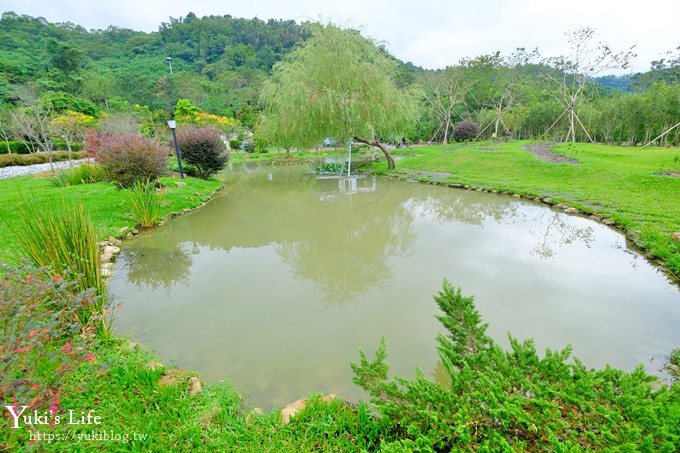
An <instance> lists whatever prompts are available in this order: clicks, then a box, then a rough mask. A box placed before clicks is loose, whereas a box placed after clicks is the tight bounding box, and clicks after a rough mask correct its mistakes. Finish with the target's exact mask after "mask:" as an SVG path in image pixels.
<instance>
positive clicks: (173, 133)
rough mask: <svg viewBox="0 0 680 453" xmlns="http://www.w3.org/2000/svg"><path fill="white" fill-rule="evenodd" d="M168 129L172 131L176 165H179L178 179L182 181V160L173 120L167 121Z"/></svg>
mask: <svg viewBox="0 0 680 453" xmlns="http://www.w3.org/2000/svg"><path fill="white" fill-rule="evenodd" d="M168 127H170V129H171V130H172V139H173V140H174V141H175V156H177V163H178V164H179V177H180V179H184V171H182V158H181V157H180V155H179V146H178V145H177V134H176V133H175V129H176V128H177V122H176V121H175V120H168Z"/></svg>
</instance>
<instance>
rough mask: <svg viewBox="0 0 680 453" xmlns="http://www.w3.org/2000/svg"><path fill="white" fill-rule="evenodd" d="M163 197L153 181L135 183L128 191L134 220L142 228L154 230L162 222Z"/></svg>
mask: <svg viewBox="0 0 680 453" xmlns="http://www.w3.org/2000/svg"><path fill="white" fill-rule="evenodd" d="M161 198H162V197H161V195H160V194H159V193H157V191H156V185H155V183H153V182H152V181H151V180H149V179H147V180H145V181H135V182H134V184H133V185H132V187H130V189H128V199H129V200H130V203H131V205H132V218H133V220H134V221H135V224H136V225H137V226H139V227H141V228H152V227H154V226H156V225H158V222H160V220H161Z"/></svg>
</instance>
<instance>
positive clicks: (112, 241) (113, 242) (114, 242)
mask: <svg viewBox="0 0 680 453" xmlns="http://www.w3.org/2000/svg"><path fill="white" fill-rule="evenodd" d="M108 241H109V244H111V245H115V246H119V245H120V244H122V243H123V241H121V240H120V239H116V238H114V237H113V236H109V239H108Z"/></svg>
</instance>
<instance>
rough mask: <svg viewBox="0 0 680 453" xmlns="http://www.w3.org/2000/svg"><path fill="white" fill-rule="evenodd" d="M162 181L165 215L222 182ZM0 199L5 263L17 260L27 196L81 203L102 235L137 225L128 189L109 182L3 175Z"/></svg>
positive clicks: (45, 204)
mask: <svg viewBox="0 0 680 453" xmlns="http://www.w3.org/2000/svg"><path fill="white" fill-rule="evenodd" d="M161 181H162V183H163V185H164V186H165V187H166V190H165V191H164V192H163V195H162V206H161V213H160V214H161V216H162V217H167V216H168V215H170V214H171V213H177V212H181V211H182V210H183V209H186V208H194V207H196V206H198V205H200V204H201V203H202V202H204V201H206V200H208V199H209V198H210V196H211V195H212V194H213V193H214V192H215V191H216V190H217V189H219V188H220V187H221V186H222V183H221V182H219V181H217V180H214V179H213V180H208V181H203V180H200V179H195V178H187V179H185V180H184V182H185V183H186V185H185V186H181V187H178V186H177V185H175V182H177V181H179V179H176V178H162V179H161ZM0 200H2V203H0V219H2V220H0V262H4V263H16V262H17V260H18V255H17V251H16V248H17V242H16V238H15V236H14V234H13V232H12V230H13V229H17V228H19V222H18V216H17V210H18V209H20V207H21V205H22V204H23V203H24V202H25V201H26V200H33V201H35V202H36V203H37V205H38V207H41V208H44V209H50V208H51V207H53V206H54V205H55V204H56V205H60V204H61V202H62V200H64V201H65V202H66V203H67V204H68V203H73V202H79V203H82V204H83V206H84V208H85V212H86V213H87V214H88V215H89V216H90V218H91V219H92V221H93V223H94V226H95V229H96V231H97V237H98V238H100V239H105V238H107V237H109V236H120V235H121V230H122V229H124V228H128V229H132V228H133V227H134V226H135V225H134V221H133V220H132V216H131V210H132V207H131V204H130V200H129V198H128V196H127V194H126V192H125V191H121V190H119V189H117V188H116V187H115V186H114V185H113V184H109V183H103V182H101V183H94V184H81V185H76V186H69V187H54V186H53V185H52V184H51V183H50V180H49V178H48V177H46V175H32V176H22V177H18V178H9V179H0Z"/></svg>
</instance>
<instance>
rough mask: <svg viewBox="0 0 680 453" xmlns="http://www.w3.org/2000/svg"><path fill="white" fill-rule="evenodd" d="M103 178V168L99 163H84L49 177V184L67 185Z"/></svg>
mask: <svg viewBox="0 0 680 453" xmlns="http://www.w3.org/2000/svg"><path fill="white" fill-rule="evenodd" d="M104 178H105V176H104V169H103V167H102V166H101V165H98V164H94V163H84V164H82V165H80V166H78V167H74V168H69V169H67V170H64V171H62V172H61V173H59V174H58V175H56V176H54V177H52V178H50V184H52V185H53V186H54V187H68V186H77V185H79V184H92V183H95V182H100V181H104V180H105V179H104Z"/></svg>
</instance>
